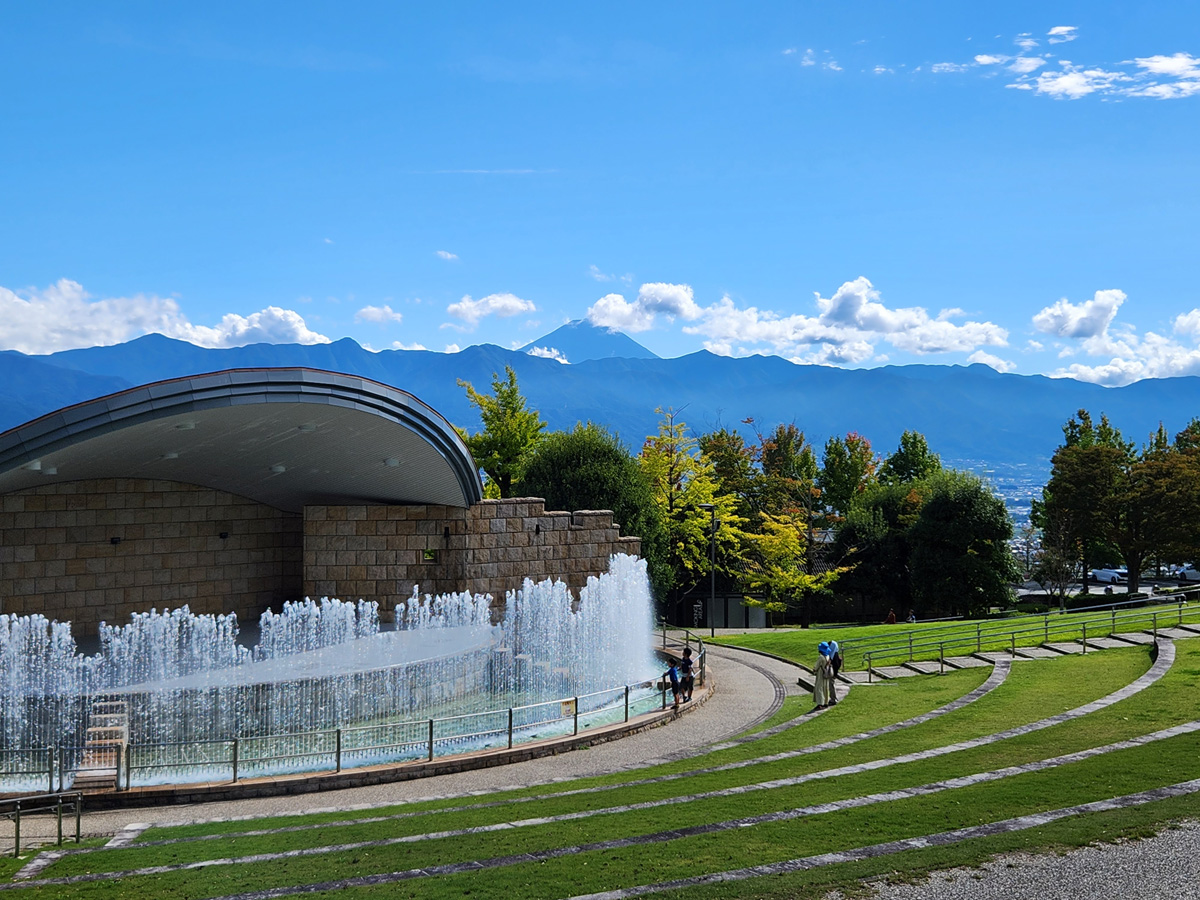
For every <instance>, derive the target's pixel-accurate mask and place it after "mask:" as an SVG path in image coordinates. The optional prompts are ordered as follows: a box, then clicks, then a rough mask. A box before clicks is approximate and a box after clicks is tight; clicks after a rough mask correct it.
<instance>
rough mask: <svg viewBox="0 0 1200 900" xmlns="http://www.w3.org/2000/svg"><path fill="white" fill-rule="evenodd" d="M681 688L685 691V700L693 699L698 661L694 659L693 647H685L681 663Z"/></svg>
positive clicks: (685, 701)
mask: <svg viewBox="0 0 1200 900" xmlns="http://www.w3.org/2000/svg"><path fill="white" fill-rule="evenodd" d="M679 674H680V675H681V676H682V677H681V679H680V689H681V690H682V691H683V702H684V703H688V702H689V701H691V699H692V689H693V688H694V687H695V686H696V663H695V661H694V660H693V659H692V648H691V647H684V648H683V659H682V660H681V661H680V663H679Z"/></svg>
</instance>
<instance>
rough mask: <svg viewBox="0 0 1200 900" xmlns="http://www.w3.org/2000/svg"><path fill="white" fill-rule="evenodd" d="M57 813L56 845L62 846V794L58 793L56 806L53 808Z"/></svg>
mask: <svg viewBox="0 0 1200 900" xmlns="http://www.w3.org/2000/svg"><path fill="white" fill-rule="evenodd" d="M55 811H56V812H57V813H58V846H60V847H61V846H62V794H59V795H58V807H57V809H56V810H55Z"/></svg>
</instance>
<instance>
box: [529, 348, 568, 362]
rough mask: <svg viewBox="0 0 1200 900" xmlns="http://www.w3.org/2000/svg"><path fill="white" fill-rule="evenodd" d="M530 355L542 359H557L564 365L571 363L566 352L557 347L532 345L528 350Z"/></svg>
mask: <svg viewBox="0 0 1200 900" xmlns="http://www.w3.org/2000/svg"><path fill="white" fill-rule="evenodd" d="M527 352H528V353H529V355H530V356H537V357H541V358H542V359H556V360H558V361H559V362H560V363H563V364H564V365H566V364H569V363H570V360H569V359H567V357H566V354H565V353H563V352H562V351H561V350H559V349H558V348H557V347H532V348H530V349H529V350H528V351H527Z"/></svg>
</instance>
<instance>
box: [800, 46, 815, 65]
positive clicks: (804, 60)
mask: <svg viewBox="0 0 1200 900" xmlns="http://www.w3.org/2000/svg"><path fill="white" fill-rule="evenodd" d="M816 64H817V60H816V59H815V58H814V57H813V52H812V48H811V47H810V48H809V49H808V50H805V51H804V56H802V57H800V65H802V66H815V65H816Z"/></svg>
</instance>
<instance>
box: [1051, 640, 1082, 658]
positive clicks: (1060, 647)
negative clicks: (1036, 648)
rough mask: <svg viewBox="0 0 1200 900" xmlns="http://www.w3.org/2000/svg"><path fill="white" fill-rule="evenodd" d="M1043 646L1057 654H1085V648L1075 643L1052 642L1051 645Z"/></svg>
mask: <svg viewBox="0 0 1200 900" xmlns="http://www.w3.org/2000/svg"><path fill="white" fill-rule="evenodd" d="M1042 646H1043V647H1046V648H1048V649H1050V650H1053V651H1055V652H1056V653H1062V654H1064V655H1065V654H1068V653H1082V652H1083V647H1081V646H1080V645H1079V644H1077V643H1075V642H1074V641H1055V642H1052V643H1049V644H1042Z"/></svg>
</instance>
